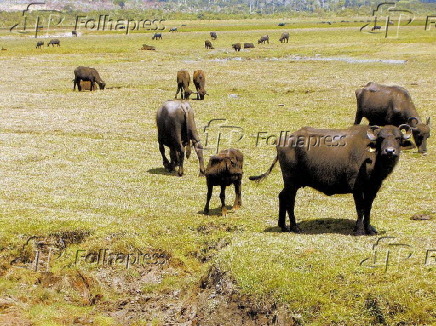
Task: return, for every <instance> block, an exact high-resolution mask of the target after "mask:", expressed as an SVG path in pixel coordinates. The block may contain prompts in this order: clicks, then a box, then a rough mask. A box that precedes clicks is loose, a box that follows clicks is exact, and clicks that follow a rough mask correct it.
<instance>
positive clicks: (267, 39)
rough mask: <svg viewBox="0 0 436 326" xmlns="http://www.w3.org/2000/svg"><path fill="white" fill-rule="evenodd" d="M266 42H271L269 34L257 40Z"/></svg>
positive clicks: (259, 42)
mask: <svg viewBox="0 0 436 326" xmlns="http://www.w3.org/2000/svg"><path fill="white" fill-rule="evenodd" d="M265 42H266V43H268V44H269V36H268V35H264V36H262V37H261V38H260V39H258V40H257V44H263V43H265Z"/></svg>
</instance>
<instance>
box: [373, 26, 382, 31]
mask: <svg viewBox="0 0 436 326" xmlns="http://www.w3.org/2000/svg"><path fill="white" fill-rule="evenodd" d="M376 30H381V26H380V25H375V26H374V27H373V28H371V31H376Z"/></svg>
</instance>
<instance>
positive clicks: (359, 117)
mask: <svg viewBox="0 0 436 326" xmlns="http://www.w3.org/2000/svg"><path fill="white" fill-rule="evenodd" d="M362 118H363V117H362V112H361V111H360V110H359V109H357V111H356V117H355V118H354V124H355V125H358V124H359V123H360V122H361V121H362Z"/></svg>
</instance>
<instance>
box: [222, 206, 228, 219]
mask: <svg viewBox="0 0 436 326" xmlns="http://www.w3.org/2000/svg"><path fill="white" fill-rule="evenodd" d="M221 216H224V217H226V216H227V208H226V207H223V208H221Z"/></svg>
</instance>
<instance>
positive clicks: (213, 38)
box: [209, 32, 218, 40]
mask: <svg viewBox="0 0 436 326" xmlns="http://www.w3.org/2000/svg"><path fill="white" fill-rule="evenodd" d="M209 34H210V38H211V39H212V40H216V39H217V37H218V36H217V35H216V32H210V33H209Z"/></svg>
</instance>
